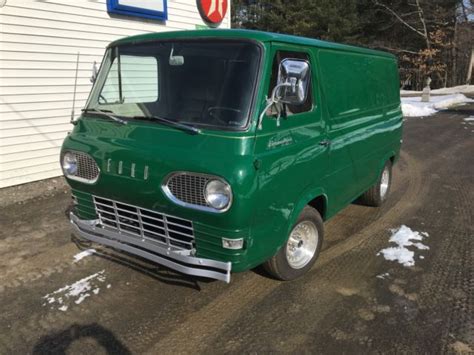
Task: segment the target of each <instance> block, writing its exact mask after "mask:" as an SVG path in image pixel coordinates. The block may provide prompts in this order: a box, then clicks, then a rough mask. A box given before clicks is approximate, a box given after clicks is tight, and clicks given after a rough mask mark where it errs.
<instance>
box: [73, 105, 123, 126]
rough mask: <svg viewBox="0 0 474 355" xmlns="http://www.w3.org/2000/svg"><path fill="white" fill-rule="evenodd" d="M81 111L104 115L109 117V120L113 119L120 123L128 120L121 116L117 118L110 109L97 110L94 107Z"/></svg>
mask: <svg viewBox="0 0 474 355" xmlns="http://www.w3.org/2000/svg"><path fill="white" fill-rule="evenodd" d="M82 112H85V113H94V114H98V115H102V116H106V117H108V118H110V119H111V120H114V121H115V122H118V123H121V124H127V123H128V122H127V121H125V120H122V119H121V118H118V117H116V116H114V115H113V114H112V111H109V110H99V109H96V108H85V109H83V110H82Z"/></svg>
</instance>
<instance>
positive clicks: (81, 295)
mask: <svg viewBox="0 0 474 355" xmlns="http://www.w3.org/2000/svg"><path fill="white" fill-rule="evenodd" d="M103 282H105V270H102V271H99V272H97V273H95V274H92V275H89V276H87V277H85V278H83V279H81V280H79V281H76V282H74V283H72V284H71V285H66V286H64V287H61V288H60V289H58V290H56V291H53V292H51V293H49V294H47V295H46V296H43V299H45V300H46V303H44V304H43V306H46V305H54V304H57V305H58V309H59V310H60V311H63V312H65V311H67V309H68V305H67V304H66V302H69V301H74V303H75V304H80V303H82V302H83V301H84V300H85V299H86V298H87V297H90V296H91V294H92V293H93V294H95V295H97V294H98V293H99V290H100V288H99V287H98V285H97V284H98V283H103ZM91 291H92V293H91ZM69 303H70V302H69ZM51 308H54V307H51Z"/></svg>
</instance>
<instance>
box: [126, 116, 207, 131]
mask: <svg viewBox="0 0 474 355" xmlns="http://www.w3.org/2000/svg"><path fill="white" fill-rule="evenodd" d="M133 118H134V119H136V120H152V121H158V122H161V123H164V124H167V125H170V126H173V127H176V128H179V129H182V130H183V131H187V132H191V133H193V134H199V133H201V130H200V129H199V128H196V127H193V126H191V125H187V124H184V123H179V122H176V121H172V120H169V119H167V118H163V117H158V116H133Z"/></svg>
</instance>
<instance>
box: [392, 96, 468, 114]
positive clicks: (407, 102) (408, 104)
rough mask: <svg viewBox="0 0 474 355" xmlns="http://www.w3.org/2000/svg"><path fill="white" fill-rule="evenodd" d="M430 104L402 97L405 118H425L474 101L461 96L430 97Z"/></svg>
mask: <svg viewBox="0 0 474 355" xmlns="http://www.w3.org/2000/svg"><path fill="white" fill-rule="evenodd" d="M430 100H431V101H430V102H421V97H402V99H401V101H402V111H403V116H405V117H425V116H431V115H434V114H435V113H436V112H438V111H439V110H445V109H448V108H451V107H454V106H457V105H462V104H465V103H468V102H474V100H472V99H469V98H467V97H466V96H464V95H462V94H454V95H443V96H432V97H431V99H430Z"/></svg>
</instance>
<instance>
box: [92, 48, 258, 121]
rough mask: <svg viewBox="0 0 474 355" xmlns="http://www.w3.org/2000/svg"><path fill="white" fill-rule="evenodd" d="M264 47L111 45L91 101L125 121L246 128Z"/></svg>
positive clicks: (95, 108)
mask: <svg viewBox="0 0 474 355" xmlns="http://www.w3.org/2000/svg"><path fill="white" fill-rule="evenodd" d="M259 61H260V48H259V47H258V45H256V44H254V43H251V42H244V41H219V40H205V41H203V40H194V41H193V40H188V41H181V40H179V41H163V42H156V41H155V42H146V43H140V44H131V45H123V46H117V47H113V48H109V49H108V51H107V53H106V55H105V58H104V61H103V63H102V67H101V70H100V73H99V76H98V78H97V80H96V83H95V85H94V88H93V90H92V94H91V97H90V99H89V101H88V104H87V108H86V109H87V110H101V111H106V112H109V113H110V114H113V115H116V116H119V117H122V118H125V119H139V118H141V119H144V118H152V117H161V118H166V119H168V120H172V121H175V122H179V123H183V124H188V125H192V126H209V127H218V128H224V129H242V128H243V127H245V126H246V124H247V121H248V117H249V114H250V107H251V105H252V99H253V95H254V92H255V86H256V80H257V74H258V66H259Z"/></svg>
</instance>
